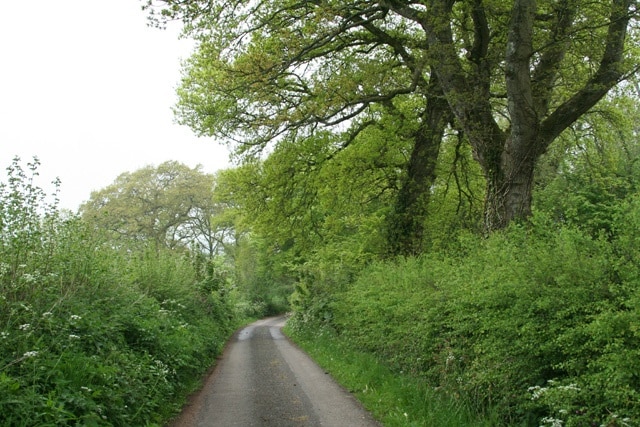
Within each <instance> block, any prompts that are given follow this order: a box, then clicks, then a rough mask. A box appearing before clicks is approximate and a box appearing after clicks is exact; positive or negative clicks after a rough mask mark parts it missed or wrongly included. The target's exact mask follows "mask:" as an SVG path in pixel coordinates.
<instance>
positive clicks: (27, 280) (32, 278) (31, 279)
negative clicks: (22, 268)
mask: <svg viewBox="0 0 640 427" xmlns="http://www.w3.org/2000/svg"><path fill="white" fill-rule="evenodd" d="M22 279H23V280H24V282H25V283H35V281H36V276H34V275H33V274H29V273H24V274H23V275H22Z"/></svg>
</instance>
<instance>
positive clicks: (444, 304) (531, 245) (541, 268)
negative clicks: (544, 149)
mask: <svg viewBox="0 0 640 427" xmlns="http://www.w3.org/2000/svg"><path fill="white" fill-rule="evenodd" d="M634 215H637V210H634ZM620 220H621V221H624V223H627V222H628V218H627V217H625V218H624V219H623V218H622V217H621V218H620ZM460 245H461V247H463V248H464V253H465V254H466V255H465V254H462V255H445V254H440V255H431V256H424V257H422V258H419V259H409V260H403V261H396V262H394V263H376V264H374V265H372V266H370V267H369V268H367V269H366V270H365V271H364V272H363V274H362V275H361V276H360V277H358V279H357V280H356V281H355V283H354V284H353V285H352V286H351V287H349V288H348V289H346V290H344V291H343V292H341V293H338V294H335V295H334V298H333V302H332V304H331V305H330V311H331V315H330V316H329V319H330V321H329V322H328V324H329V325H330V326H331V327H333V328H335V330H336V331H337V333H338V334H339V336H340V337H341V339H342V340H344V341H345V342H349V343H350V346H352V348H357V349H359V350H361V351H367V352H371V353H374V354H377V355H379V357H382V358H383V359H384V360H385V361H386V363H388V364H389V365H390V366H392V367H394V369H395V370H396V371H403V372H409V373H411V374H413V375H415V376H417V377H420V378H424V379H425V380H426V381H427V382H428V384H430V385H432V386H433V387H436V388H437V389H438V390H439V391H440V393H443V394H445V395H447V396H449V397H450V398H452V399H454V400H456V401H458V402H459V403H460V405H463V406H466V407H470V408H474V410H475V411H477V412H479V413H485V412H487V411H491V412H496V413H497V414H499V416H500V419H501V420H502V424H504V425H515V424H520V423H523V422H524V423H527V424H528V425H539V424H537V423H539V422H544V421H541V420H542V418H544V417H547V418H548V419H561V420H563V422H565V423H566V425H573V426H589V425H592V423H596V424H597V425H600V424H604V425H625V424H620V423H621V422H622V421H621V420H622V419H625V420H626V419H628V420H626V421H625V423H627V425H638V423H639V422H640V406H638V401H639V400H638V393H639V392H640V382H639V381H638V376H637V370H636V369H635V364H634V362H633V361H634V360H637V357H638V348H640V346H639V344H640V341H639V339H638V338H639V336H638V331H637V327H636V326H637V324H638V323H637V321H638V316H639V315H640V313H639V312H638V305H637V303H638V297H639V295H640V294H639V293H638V289H639V288H638V287H637V286H636V282H637V277H638V276H637V275H636V276H633V275H632V274H631V272H630V271H628V276H629V278H631V277H634V279H633V280H634V282H633V284H630V283H628V281H627V280H621V279H620V277H619V273H618V270H619V268H618V265H619V262H618V261H616V260H617V259H618V258H617V250H618V245H617V244H613V243H610V242H609V241H606V240H601V239H593V238H591V237H589V236H587V235H585V234H583V233H582V232H580V231H578V230H576V229H574V228H568V227H562V228H556V227H555V226H553V225H551V224H550V223H548V222H547V221H546V220H545V219H544V218H540V219H539V220H538V221H537V223H536V224H534V225H533V226H532V227H530V228H521V227H512V229H510V230H509V231H508V232H506V233H503V234H495V235H493V236H491V237H490V238H489V239H487V240H479V239H476V238H471V239H468V238H465V239H464V240H463V241H461V243H460ZM624 266H625V268H631V267H630V266H629V265H628V264H627V263H624ZM633 273H637V271H634V272H633ZM634 325H635V326H634ZM543 389H544V391H543V392H539V391H540V390H543ZM536 390H538V392H536ZM532 393H537V395H536V398H534V399H532ZM616 417H618V418H616ZM616 419H617V420H618V421H615V420H616ZM616 422H617V423H618V424H616Z"/></svg>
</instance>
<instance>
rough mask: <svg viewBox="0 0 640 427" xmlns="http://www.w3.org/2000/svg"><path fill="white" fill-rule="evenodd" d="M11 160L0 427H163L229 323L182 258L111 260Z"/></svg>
mask: <svg viewBox="0 0 640 427" xmlns="http://www.w3.org/2000/svg"><path fill="white" fill-rule="evenodd" d="M29 167H30V169H31V172H32V176H29V175H28V174H27V173H26V172H24V170H23V169H22V167H21V164H20V162H19V160H17V159H16V160H15V161H14V163H13V164H12V165H11V166H10V167H9V168H8V175H9V180H8V184H3V185H2V187H0V190H1V191H0V207H1V208H0V209H1V210H0V220H1V222H0V224H2V227H1V228H0V255H1V257H0V424H2V425H12V426H31V425H42V426H49V425H50V426H54V425H55V426H64V425H92V426H100V425H104V426H107V425H118V426H130V425H160V424H162V423H163V422H164V421H165V420H166V419H167V418H168V417H170V416H171V415H173V413H174V412H175V411H176V410H178V409H179V407H180V405H181V404H182V400H183V399H184V397H185V396H186V394H187V393H189V392H190V391H191V390H192V388H193V387H194V385H195V383H196V382H197V380H198V379H199V378H200V376H201V375H202V374H203V372H204V371H205V370H206V369H207V368H208V367H209V366H210V365H211V364H212V363H213V361H214V360H215V357H216V355H217V354H218V352H219V351H220V350H221V348H222V345H223V344H224V341H225V339H226V338H227V336H228V335H229V333H230V332H231V330H232V329H233V328H234V326H235V324H236V320H235V318H234V317H233V310H232V307H231V306H230V304H229V302H228V301H227V300H226V299H225V297H224V296H223V293H222V292H221V290H216V291H213V290H207V288H206V287H202V286H200V284H201V279H199V277H200V276H199V273H198V271H197V268H195V267H194V265H195V264H194V260H192V259H191V258H190V257H189V256H186V255H185V254H183V253H176V252H168V251H158V250H157V249H156V248H154V250H150V248H147V250H145V251H138V250H137V249H133V250H128V251H119V250H117V249H115V248H114V246H115V245H113V244H112V242H110V241H108V240H106V239H104V237H103V236H102V235H101V234H100V233H98V232H97V231H96V230H95V229H93V228H92V227H89V226H88V225H87V224H86V223H84V222H83V221H82V220H81V219H80V218H78V217H76V216H73V215H62V214H60V213H59V212H58V211H57V209H56V206H55V203H53V204H48V203H46V201H45V199H44V193H43V191H42V190H41V189H40V188H39V187H37V185H35V184H34V181H33V178H34V176H37V164H36V163H34V164H32V165H29Z"/></svg>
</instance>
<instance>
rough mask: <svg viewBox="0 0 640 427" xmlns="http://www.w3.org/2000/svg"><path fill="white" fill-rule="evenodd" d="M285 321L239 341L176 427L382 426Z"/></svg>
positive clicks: (249, 330)
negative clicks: (293, 339)
mask: <svg viewBox="0 0 640 427" xmlns="http://www.w3.org/2000/svg"><path fill="white" fill-rule="evenodd" d="M284 322H285V319H284V317H277V318H269V319H264V320H260V321H258V322H255V323H253V324H251V325H249V326H247V327H245V328H244V329H242V330H241V331H239V332H238V333H236V334H235V335H234V337H233V338H232V340H231V341H230V342H229V344H228V345H227V348H226V350H225V352H224V354H223V356H222V358H221V359H220V361H219V363H218V366H217V367H216V369H215V370H214V371H213V374H212V375H211V376H210V377H209V378H208V379H207V381H206V383H205V385H204V387H203V388H202V390H201V391H200V392H199V393H198V394H197V395H195V396H194V397H193V399H192V400H191V401H190V403H189V405H188V406H187V407H186V408H185V410H184V412H183V413H182V414H181V416H180V417H179V418H178V419H176V420H175V421H174V422H173V423H172V424H171V425H170V426H171V427H196V426H197V427H214V426H215V427H229V426H247V427H248V426H273V427H288V426H305V427H306V426H327V427H360V426H362V427H368V426H380V424H378V423H377V422H376V421H375V420H374V419H373V418H372V417H371V416H370V415H369V414H368V413H367V412H366V411H365V410H364V409H363V408H362V406H361V405H360V404H359V402H358V401H357V400H355V398H354V397H353V396H351V395H350V394H349V393H347V392H346V391H345V390H344V389H343V388H341V387H340V386H339V385H338V384H336V383H335V382H334V381H333V380H332V378H331V377H330V376H329V375H327V374H325V372H324V371H323V370H322V369H321V368H320V367H319V366H317V365H316V364H315V363H314V362H313V361H312V360H311V359H310V358H309V357H308V356H307V355H306V354H305V353H304V352H302V351H301V350H300V349H298V348H297V347H296V346H295V345H293V344H291V343H290V342H289V340H288V339H287V338H286V337H285V336H284V335H283V334H282V331H281V329H282V326H284Z"/></svg>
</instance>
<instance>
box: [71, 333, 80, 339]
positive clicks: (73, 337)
mask: <svg viewBox="0 0 640 427" xmlns="http://www.w3.org/2000/svg"><path fill="white" fill-rule="evenodd" d="M69 339H71V340H79V339H80V336H78V335H74V334H70V335H69Z"/></svg>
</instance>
